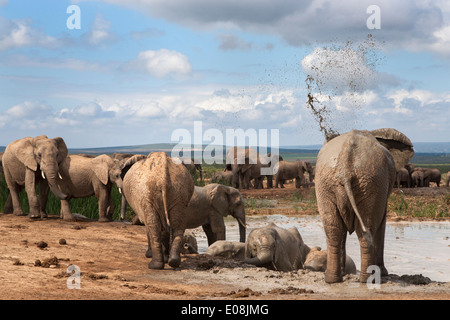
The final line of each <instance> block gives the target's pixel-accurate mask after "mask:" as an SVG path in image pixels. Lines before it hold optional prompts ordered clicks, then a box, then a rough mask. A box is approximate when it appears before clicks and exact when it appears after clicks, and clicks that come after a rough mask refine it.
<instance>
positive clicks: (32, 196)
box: [2, 135, 68, 218]
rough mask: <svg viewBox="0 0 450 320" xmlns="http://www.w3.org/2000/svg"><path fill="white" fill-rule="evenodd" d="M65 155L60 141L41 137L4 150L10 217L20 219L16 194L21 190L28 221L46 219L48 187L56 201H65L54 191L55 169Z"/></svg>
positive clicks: (19, 141)
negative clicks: (30, 219)
mask: <svg viewBox="0 0 450 320" xmlns="http://www.w3.org/2000/svg"><path fill="white" fill-rule="evenodd" d="M67 155H68V150H67V146H66V143H65V142H64V140H63V138H60V137H57V138H53V139H49V138H48V137H47V136H45V135H41V136H38V137H34V138H33V137H26V138H23V139H19V140H16V141H14V142H11V143H10V144H9V145H8V146H7V147H6V149H5V152H4V154H3V157H2V165H3V170H4V173H5V180H6V183H7V185H8V188H9V190H10V196H11V198H12V207H13V208H12V211H13V213H14V214H16V215H24V213H23V210H22V207H21V205H20V201H19V193H20V191H21V190H22V189H23V188H24V187H25V190H26V192H27V196H28V202H29V205H30V212H29V217H30V218H38V217H41V218H44V217H46V216H47V214H46V213H45V207H46V205H47V196H48V190H49V187H50V189H51V191H52V192H53V193H54V194H55V196H56V197H58V198H59V199H60V200H65V199H66V198H67V194H64V193H63V192H61V190H60V189H59V188H58V180H59V177H58V176H59V169H60V168H59V166H60V164H61V162H63V160H64V159H66V157H67ZM37 185H40V188H39V198H38V197H37V194H36V186H37Z"/></svg>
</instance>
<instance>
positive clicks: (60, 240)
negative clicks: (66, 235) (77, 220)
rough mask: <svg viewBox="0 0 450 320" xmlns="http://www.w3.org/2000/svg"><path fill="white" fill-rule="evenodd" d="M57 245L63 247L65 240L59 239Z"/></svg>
mask: <svg viewBox="0 0 450 320" xmlns="http://www.w3.org/2000/svg"><path fill="white" fill-rule="evenodd" d="M59 244H60V245H65V244H67V242H66V239H59Z"/></svg>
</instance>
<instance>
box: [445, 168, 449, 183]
mask: <svg viewBox="0 0 450 320" xmlns="http://www.w3.org/2000/svg"><path fill="white" fill-rule="evenodd" d="M449 185H450V171H449V172H447V181H446V182H445V186H446V187H448V186H449Z"/></svg>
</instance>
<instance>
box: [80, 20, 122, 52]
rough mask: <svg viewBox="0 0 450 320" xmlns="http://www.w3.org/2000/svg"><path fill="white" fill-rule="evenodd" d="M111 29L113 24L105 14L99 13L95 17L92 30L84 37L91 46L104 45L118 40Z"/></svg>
mask: <svg viewBox="0 0 450 320" xmlns="http://www.w3.org/2000/svg"><path fill="white" fill-rule="evenodd" d="M110 28H111V23H110V22H109V21H108V20H106V19H105V17H104V16H103V14H101V13H99V14H97V15H96V16H95V19H94V22H93V23H92V26H91V28H90V30H89V31H87V32H86V33H85V34H84V35H83V37H84V39H85V41H86V42H87V43H88V44H89V45H92V46H97V45H102V44H105V43H108V42H111V41H114V40H115V39H116V36H115V35H114V34H113V33H112V32H111V31H110Z"/></svg>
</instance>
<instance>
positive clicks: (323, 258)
mask: <svg viewBox="0 0 450 320" xmlns="http://www.w3.org/2000/svg"><path fill="white" fill-rule="evenodd" d="M327 255H328V253H327V250H321V248H320V247H313V248H311V251H309V253H308V255H307V256H306V260H305V263H304V264H303V267H304V268H305V269H308V270H312V271H322V272H323V271H326V270H327ZM355 273H356V265H355V262H354V261H353V259H352V258H350V257H349V256H348V255H346V257H345V264H344V270H343V274H355Z"/></svg>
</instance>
